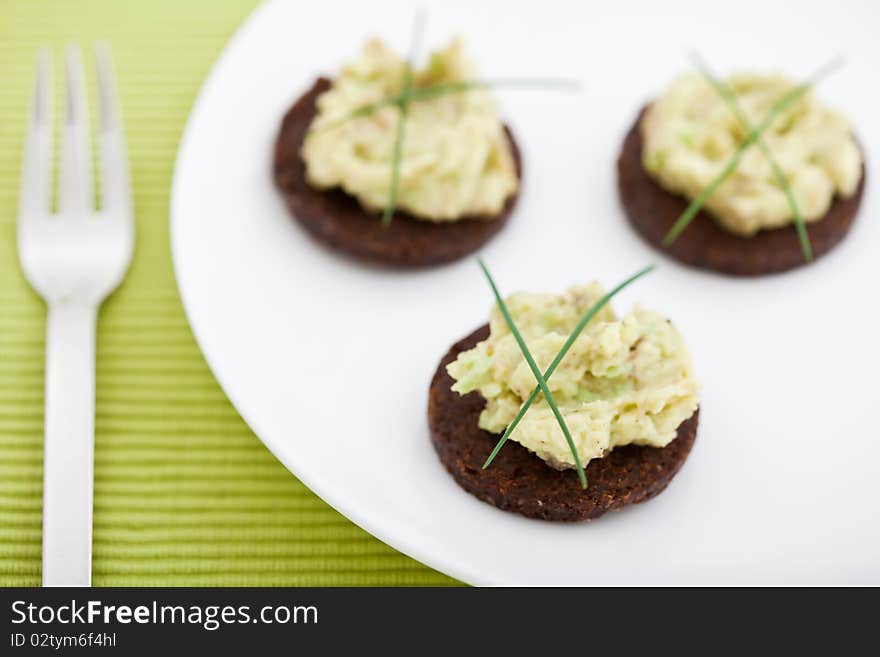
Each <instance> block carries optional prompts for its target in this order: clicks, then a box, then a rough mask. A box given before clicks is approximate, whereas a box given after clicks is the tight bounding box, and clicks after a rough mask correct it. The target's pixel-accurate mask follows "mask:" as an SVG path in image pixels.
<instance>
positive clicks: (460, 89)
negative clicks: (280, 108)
mask: <svg viewBox="0 0 880 657" xmlns="http://www.w3.org/2000/svg"><path fill="white" fill-rule="evenodd" d="M497 87H548V88H554V89H559V90H561V91H579V90H580V89H581V85H580V83H579V82H578V81H577V80H568V79H566V78H547V79H542V78H498V79H495V80H463V81H461V82H446V83H442V84H434V85H429V86H427V87H420V88H418V89H412V90H411V91H410V94H409V103H410V104H412V103H418V102H422V101H426V100H434V99H435V98H439V97H441V96H448V95H453V94H462V93H467V92H468V91H475V90H477V89H494V88H497ZM402 102H403V96H402V94H397V95H395V96H389V97H388V98H383V99H381V100H377V101H375V102H373V103H366V104H365V105H361V106H360V107H356V108H355V109H353V110H351V111H350V112H348V113H347V114H345V115H343V116H341V117H339V118H338V119H336V120H334V121H332V122H330V123H328V124H326V125H324V126H322V127H320V128H318V129H317V130H316V129H314V128H310V129H309V131H308V132H309V134H320V133H322V132H324V131H326V130H333V129H334V128H338V127H339V126H341V125H342V124H344V123H347V122H348V121H351V120H353V119H360V118H364V117H367V116H372V115H373V114H375V113H376V112H378V111H379V110H381V109H383V108H385V107H391V106H392V105H393V106H397V107H400V105H401V104H402Z"/></svg>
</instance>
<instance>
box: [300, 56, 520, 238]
mask: <svg viewBox="0 0 880 657" xmlns="http://www.w3.org/2000/svg"><path fill="white" fill-rule="evenodd" d="M406 67H407V64H406V62H405V61H404V60H402V59H401V58H400V57H399V56H398V55H397V54H396V53H394V52H393V51H391V50H390V49H388V48H387V47H386V46H385V45H384V44H383V43H382V42H381V41H378V40H371V41H369V42H368V43H367V44H366V45H365V47H364V48H363V50H362V51H361V55H360V57H359V58H358V59H357V60H355V61H354V62H352V63H350V64H348V65H347V66H345V67H344V68H343V69H342V71H341V73H340V74H339V76H338V77H337V78H336V79H335V80H334V81H333V86H332V88H331V89H330V90H329V91H327V92H325V93H324V94H322V95H321V96H320V97H319V98H318V101H317V104H318V114H317V116H316V117H315V119H314V121H313V122H312V125H311V127H310V133H309V135H308V136H307V138H306V140H305V143H304V144H303V148H302V152H301V155H302V157H303V160H304V161H305V165H306V176H307V180H308V182H309V184H310V185H312V186H314V187H316V188H319V189H329V188H332V187H341V188H342V189H343V190H344V191H345V192H347V193H348V194H350V195H352V196H354V197H356V198H357V199H358V200H359V201H360V203H361V205H363V206H364V207H365V208H366V209H368V210H372V211H378V210H381V209H382V208H384V207H385V205H386V204H387V203H388V198H389V189H390V186H391V170H392V161H393V156H394V151H395V142H396V137H397V124H398V121H399V120H400V112H399V110H398V108H397V107H396V106H385V107H382V108H381V109H379V110H378V111H375V112H373V113H371V114H368V115H366V116H361V117H357V118H348V119H347V118H346V117H348V115H349V114H350V113H351V112H353V111H354V110H357V109H358V108H361V107H363V106H365V105H368V104H371V103H376V102H379V101H382V100H384V99H387V98H390V97H393V96H396V95H397V94H399V93H400V91H401V88H402V85H403V80H404V77H405V71H406ZM475 79H476V70H475V68H474V65H473V63H472V62H471V61H470V60H469V59H468V58H467V57H465V54H464V50H463V47H462V43H461V41H459V40H455V41H453V42H452V43H451V45H450V46H449V47H448V48H446V49H445V50H440V51H438V52H435V53H433V54H432V55H431V57H430V59H429V61H428V64H427V66H426V68H424V69H421V70H417V71H414V72H413V88H414V89H421V88H424V87H429V86H434V85H441V84H442V85H445V84H449V83H455V82H463V81H474V80H475ZM518 185H519V180H518V177H517V173H516V165H515V162H514V158H513V153H512V151H511V146H510V142H509V141H508V139H507V136H506V134H505V131H504V128H503V126H502V124H501V122H500V121H499V119H498V114H497V112H496V108H495V102H494V101H493V99H492V96H491V95H490V94H489V93H488V92H487V91H486V90H485V89H472V90H468V91H465V92H461V93H451V94H446V95H440V96H436V97H434V98H431V99H422V100H413V101H412V102H411V103H410V105H409V112H408V114H407V118H406V123H405V124H404V139H403V150H402V158H401V165H400V180H399V186H398V190H397V207H398V208H400V209H402V210H406V211H408V212H409V213H410V214H412V215H414V216H415V217H417V218H419V219H424V220H427V221H435V222H441V221H455V220H456V219H460V218H461V217H464V216H468V217H472V216H473V217H485V218H491V217H492V216H493V215H496V214H498V213H499V212H500V211H501V209H502V208H503V206H504V202H505V200H506V199H507V198H508V197H509V196H511V195H512V194H514V193H515V192H516V190H517V187H518Z"/></svg>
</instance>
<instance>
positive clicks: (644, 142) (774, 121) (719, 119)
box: [618, 69, 865, 276]
mask: <svg viewBox="0 0 880 657" xmlns="http://www.w3.org/2000/svg"><path fill="white" fill-rule="evenodd" d="M810 88H811V84H810V83H805V84H801V85H798V84H796V83H794V82H792V81H790V80H789V79H787V78H785V77H783V76H781V75H754V74H739V75H733V76H731V77H730V78H729V79H727V80H722V79H720V78H717V77H715V76H713V75H712V74H711V73H708V72H707V71H706V70H705V69H704V70H703V71H702V72H697V73H693V74H687V75H684V76H682V77H680V78H679V79H677V80H676V81H675V82H674V83H673V84H672V85H671V86H670V87H669V88H668V89H667V90H666V91H665V93H664V94H663V95H662V96H660V97H659V98H657V99H656V100H654V101H653V102H652V103H651V104H649V105H648V106H647V107H646V108H644V109H643V110H642V111H641V113H640V114H639V117H638V119H637V120H636V123H635V125H633V127H632V129H631V130H630V131H629V134H628V135H627V136H626V139H625V141H624V144H623V150H622V153H621V155H620V159H619V161H618V175H619V178H618V182H619V191H620V197H621V201H622V203H623V206H624V209H625V210H626V213H627V215H628V217H629V220H630V222H631V223H632V225H633V226H634V228H635V229H636V230H637V231H638V232H639V233H640V234H641V235H642V237H643V238H644V239H645V240H647V241H648V242H649V243H651V244H652V245H654V246H656V247H658V248H659V249H661V250H663V251H665V252H667V253H668V254H669V255H671V256H672V257H673V258H676V259H677V260H679V261H681V262H683V263H686V264H689V265H693V266H696V267H701V268H706V269H713V270H716V271H719V272H723V273H727V274H733V275H741V276H754V275H760V274H767V273H771V272H777V271H783V270H787V269H791V268H794V267H797V266H799V265H802V264H804V263H806V262H809V261H810V260H811V259H812V258H813V257H818V256H821V255H823V254H825V253H827V252H828V251H829V250H831V249H832V248H833V247H834V246H835V245H836V244H837V243H838V242H840V240H841V239H843V237H844V236H845V235H846V234H847V232H848V231H849V229H850V227H851V226H852V223H853V221H854V219H855V217H856V214H857V211H858V208H859V204H860V202H861V198H862V193H863V190H864V186H865V169H864V162H863V158H862V152H861V150H860V148H859V145H858V143H857V141H856V139H855V137H854V136H853V133H852V130H851V128H850V124H849V122H848V121H847V119H846V118H844V117H843V116H842V115H841V114H839V113H837V112H836V111H834V110H832V109H830V108H828V107H827V106H825V105H824V104H823V103H821V102H819V101H818V100H817V99H816V98H815V97H814V96H813V95H812V93H811V91H810ZM700 208H702V209H700ZM688 222H690V223H688Z"/></svg>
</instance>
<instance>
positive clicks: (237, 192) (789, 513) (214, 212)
mask: <svg viewBox="0 0 880 657" xmlns="http://www.w3.org/2000/svg"><path fill="white" fill-rule="evenodd" d="M875 7H876V4H873V3H869V2H864V3H856V2H849V3H847V2H837V3H834V4H833V6H832V5H829V4H828V3H827V2H822V3H807V2H801V3H798V8H797V10H796V11H793V10H792V9H791V4H790V3H788V2H768V1H767V0H763V1H761V2H755V3H742V2H739V3H736V8H735V9H734V8H732V7H731V8H729V11H726V12H720V11H719V10H718V9H717V7H716V6H715V5H713V4H712V3H706V2H701V1H699V2H674V1H673V2H671V1H666V2H662V3H654V2H652V3H647V2H645V3H638V4H633V3H630V2H621V1H617V2H613V3H604V4H603V5H602V8H601V12H599V11H596V10H594V9H590V5H589V3H577V4H575V3H570V4H561V3H555V2H546V1H544V2H535V3H530V4H529V6H528V7H520V6H519V3H510V2H492V3H490V2H479V3H476V2H473V1H472V0H469V1H467V2H450V1H448V0H446V1H444V2H442V3H437V4H436V6H434V7H432V8H431V11H430V13H429V22H428V30H427V35H426V43H427V45H428V46H429V47H436V46H438V45H441V44H444V43H445V42H446V40H447V39H448V38H449V37H450V36H452V35H453V34H455V33H461V34H463V35H464V36H465V38H466V39H467V42H468V44H469V46H470V49H471V51H472V53H473V54H474V55H475V56H476V57H477V59H478V61H479V62H480V64H481V69H482V72H483V74H484V75H485V76H487V77H499V76H511V75H514V76H533V75H545V76H549V75H552V76H566V77H576V78H580V79H582V80H583V81H584V82H585V84H586V91H585V92H584V93H583V94H581V95H566V94H561V93H554V92H547V91H538V90H515V91H513V90H511V91H504V92H499V96H500V99H501V103H502V108H503V114H504V116H505V118H506V120H507V121H508V122H510V123H511V124H512V125H513V127H514V129H515V131H516V134H517V136H518V138H519V140H520V142H521V144H522V147H523V151H524V154H525V181H524V191H523V196H522V198H521V202H520V206H519V209H518V210H517V212H516V215H515V217H514V218H513V220H512V221H511V223H510V224H509V225H508V226H507V227H506V228H505V229H504V231H502V232H501V234H500V235H499V236H498V237H497V238H496V239H495V240H493V241H492V242H491V243H490V245H488V246H487V247H486V248H485V249H483V251H482V255H483V256H484V257H485V259H486V260H487V261H488V263H489V265H490V267H491V268H492V269H493V271H494V273H495V275H496V277H497V280H498V282H499V284H500V286H501V288H502V291H503V292H505V293H509V292H513V291H514V290H518V289H529V290H536V291H553V290H563V289H564V288H566V287H567V286H568V285H570V284H572V283H575V282H580V281H587V280H589V279H592V278H594V277H595V278H599V279H601V280H602V281H603V282H604V283H605V284H606V285H608V286H610V285H612V284H614V283H616V282H617V281H619V280H621V279H622V278H623V277H624V276H625V275H627V274H629V273H631V272H633V271H634V270H636V269H638V268H639V267H641V266H643V265H644V264H646V263H648V262H659V264H660V265H661V267H660V269H659V270H658V271H657V272H655V273H654V274H652V275H651V276H649V277H648V278H646V279H644V280H643V281H641V282H639V283H638V284H637V285H635V286H634V287H633V288H630V289H629V290H628V291H626V292H625V293H624V294H623V295H622V296H621V297H620V298H619V299H618V300H617V302H616V303H615V306H616V308H617V309H618V310H622V309H626V308H628V307H629V306H630V305H631V304H632V303H633V302H634V301H636V300H642V301H643V302H645V304H646V305H648V306H649V307H653V308H656V309H658V310H661V311H663V312H665V313H667V314H668V315H669V316H670V317H672V318H674V319H675V321H676V322H677V324H678V325H679V327H680V328H681V329H682V331H683V332H684V334H685V336H686V338H687V339H688V341H689V344H690V345H691V348H692V351H693V355H694V359H695V363H696V367H697V372H698V374H699V376H700V379H701V382H702V384H703V387H704V391H703V395H702V408H703V410H702V412H701V416H700V431H699V437H698V440H697V443H696V446H695V448H694V451H693V453H692V454H691V456H690V459H689V460H688V462H687V464H686V465H685V467H684V468H683V470H682V471H681V473H679V475H678V477H677V478H676V479H675V481H674V482H673V483H672V485H671V486H670V487H669V488H668V489H667V491H666V492H664V493H663V494H662V495H660V496H659V497H658V498H656V499H655V500H653V501H651V502H649V503H647V504H644V505H640V506H637V507H634V508H630V509H627V510H624V511H621V512H618V513H612V514H609V515H607V516H605V517H604V518H602V519H601V520H599V521H597V522H594V523H591V524H576V525H559V524H553V523H546V522H538V521H532V520H526V519H524V518H521V517H519V516H517V515H514V514H511V513H505V512H502V511H498V510H496V509H494V508H492V507H490V506H488V505H486V504H483V503H482V502H479V501H477V500H476V499H475V498H473V497H471V496H470V495H468V494H467V493H465V492H464V491H462V490H461V489H459V488H458V486H456V484H455V483H454V482H453V481H452V479H451V478H450V477H449V476H448V475H447V474H446V472H445V471H444V469H443V467H442V466H441V465H440V463H439V462H438V460H437V457H436V456H435V454H434V451H433V449H432V447H431V444H430V441H429V438H428V430H427V426H426V420H425V407H426V401H427V399H426V393H427V388H428V382H429V380H430V378H431V375H432V374H433V372H434V369H435V367H436V365H437V361H438V359H439V358H440V357H441V356H442V355H443V353H444V352H445V351H446V349H447V348H448V346H449V345H450V344H451V343H452V342H454V341H455V340H457V339H458V338H460V337H461V336H463V335H465V334H467V333H468V332H469V331H471V329H473V328H474V327H475V326H477V325H479V324H481V323H483V322H484V321H485V319H486V317H487V313H488V311H489V308H490V306H491V299H490V293H489V290H488V288H487V286H486V283H485V281H484V280H483V279H482V277H481V276H480V273H479V271H478V269H477V267H476V264H475V262H474V259H472V258H466V259H464V260H462V261H460V262H458V263H456V264H454V265H450V266H446V267H441V268H437V269H432V270H430V271H422V272H409V273H399V272H389V271H382V270H379V269H375V268H368V267H364V266H361V265H359V264H356V263H353V262H351V261H349V260H347V259H344V258H341V257H338V256H337V255H335V254H334V253H331V252H329V251H327V250H325V249H324V248H321V247H320V246H318V245H316V244H315V243H314V242H313V241H312V240H310V239H309V238H308V237H307V236H306V234H305V233H304V232H303V231H302V230H301V229H300V228H299V227H298V226H297V225H296V224H295V223H294V222H293V221H292V220H291V218H290V217H289V216H288V215H287V212H286V210H285V208H284V205H283V203H282V201H281V199H280V198H279V195H278V194H277V193H276V191H275V189H274V187H273V184H272V180H271V174H270V160H271V151H272V145H273V140H274V138H275V134H276V130H277V128H278V124H279V121H280V119H281V116H282V115H283V113H284V111H285V110H286V109H287V107H288V106H289V105H290V104H291V103H292V101H293V100H294V99H295V98H296V97H297V96H298V95H299V94H300V93H301V92H303V91H304V90H305V89H306V88H307V87H308V86H309V85H310V83H311V81H312V80H313V78H314V77H315V76H316V75H317V74H318V73H322V72H323V73H327V72H330V73H332V72H333V71H334V70H335V69H336V67H337V66H338V65H339V64H340V62H342V61H344V60H345V59H347V58H350V57H351V56H352V55H353V54H354V53H355V52H356V50H357V49H358V48H359V47H360V44H361V42H362V41H363V39H364V38H365V37H366V36H368V35H369V34H372V33H378V34H380V35H382V36H384V37H386V38H387V39H389V40H390V41H391V42H392V43H393V45H395V46H396V47H398V48H400V49H405V48H406V45H407V41H408V39H409V32H410V28H411V23H412V16H413V11H412V6H411V5H410V4H409V3H400V2H369V3H365V2H350V3H347V4H345V5H341V4H340V3H338V2H331V1H329V0H324V1H323V2H320V3H309V4H308V7H307V8H305V7H304V6H303V4H302V3H294V2H290V3H286V2H273V3H270V4H267V5H264V6H262V7H261V8H260V9H259V10H258V11H257V12H256V13H255V14H254V15H253V16H252V17H251V18H250V19H249V20H248V22H247V24H246V25H245V26H244V27H243V28H242V29H241V30H240V31H239V33H238V34H237V35H236V36H235V38H234V39H233V40H232V42H231V43H230V44H229V46H228V47H227V48H226V51H225V52H224V53H223V55H222V57H221V58H220V60H219V62H218V63H217V65H216V66H215V68H214V70H213V72H212V73H211V76H210V78H209V79H208V81H207V82H206V83H205V85H204V88H203V89H202V91H201V94H200V96H199V99H198V102H197V103H196V106H195V109H194V110H193V113H192V116H191V117H190V120H189V124H188V126H187V129H186V134H185V135H184V138H183V141H182V144H181V147H180V154H179V157H178V162H177V169H176V172H175V177H174V190H173V199H172V241H173V250H174V263H175V268H176V272H177V277H178V280H179V284H180V291H181V295H182V297H183V302H184V304H185V306H186V311H187V315H188V317H189V320H190V322H191V323H192V327H193V330H194V332H195V335H196V338H197V339H198V342H199V345H200V346H201V348H202V350H203V351H204V353H205V357H206V358H207V360H208V362H209V364H210V366H211V368H212V370H213V371H214V373H215V374H216V376H217V378H218V380H219V381H220V384H221V385H222V386H223V388H224V390H225V391H226V393H227V394H228V395H229V398H230V399H231V400H232V403H233V404H235V407H236V408H237V409H238V411H239V412H240V413H241V414H242V416H243V417H244V419H245V420H246V421H247V422H248V424H249V425H250V426H251V427H252V428H253V430H254V431H255V432H256V433H257V435H258V436H260V438H261V439H262V440H263V441H264V442H265V443H266V445H268V447H269V448H270V449H271V450H272V452H273V453H274V454H275V455H276V456H277V457H278V458H279V459H280V460H281V461H282V462H283V463H284V464H285V465H286V466H287V467H288V468H290V470H291V471H292V472H293V473H295V474H296V476H298V477H299V478H300V479H302V480H303V481H304V482H305V483H306V484H307V485H308V486H309V487H310V488H312V489H313V490H314V491H315V492H316V493H317V494H318V495H320V496H321V497H322V498H324V499H325V500H326V501H327V502H329V503H330V504H332V505H333V506H334V507H336V508H337V509H339V510H340V511H341V512H342V513H344V514H345V515H346V516H347V517H349V518H351V519H352V520H353V521H354V522H356V523H357V524H359V525H360V526H362V527H364V528H365V529H366V530H368V531H369V532H371V533H373V534H374V535H376V536H378V537H379V538H380V539H382V540H383V541H385V542H387V543H388V544H390V545H392V546H394V547H395V548H397V549H399V550H402V551H403V552H405V553H407V554H409V555H411V556H412V557H414V558H416V559H418V560H420V561H422V562H424V563H426V564H428V565H430V566H433V567H434V568H437V569H439V570H441V571H443V572H446V573H449V574H450V575H453V576H455V577H458V578H461V579H462V580H464V581H466V582H471V583H476V584H536V583H542V584H560V583H565V584H606V583H615V584H654V583H688V584H701V583H770V582H773V583H777V582H795V583H831V582H834V583H858V582H862V583H864V582H873V583H880V526H878V524H880V523H878V511H877V503H878V501H880V492H878V490H880V489H878V486H877V481H878V475H880V471H878V470H880V430H878V421H877V412H878V408H880V387H878V378H880V376H878V369H880V341H878V338H877V330H878V328H877V327H878V325H880V311H878V303H877V300H878V294H877V253H878V246H880V222H878V221H877V218H876V216H875V215H876V211H877V203H876V198H875V197H876V191H877V190H876V185H875V184H874V180H876V179H872V181H871V183H870V189H869V190H868V194H867V195H866V202H865V204H864V206H863V208H862V212H861V217H860V219H859V221H858V222H857V223H856V225H855V227H854V229H853V231H852V233H851V235H850V236H849V238H848V239H847V240H846V241H845V242H844V243H843V244H842V245H841V246H840V247H839V248H837V249H835V251H834V252H833V253H832V254H830V255H829V256H827V257H825V258H823V259H822V260H821V261H819V262H817V263H815V264H814V265H812V266H810V267H806V268H802V269H800V270H798V271H795V272H792V273H789V274H786V275H782V276H773V277H766V278H762V279H758V280H736V279H730V278H724V277H720V276H714V275H710V274H705V273H700V272H697V271H694V270H689V269H685V268H682V267H679V266H678V265H676V264H675V263H673V262H672V261H670V260H668V259H666V258H664V257H662V256H660V255H658V254H657V253H655V252H654V251H653V250H651V249H650V248H649V247H647V246H646V245H645V244H643V243H642V242H641V241H640V240H639V238H638V237H636V235H635V234H634V233H633V232H632V230H630V228H629V227H628V225H627V224H626V222H625V219H624V217H623V215H622V213H621V210H620V208H619V206H618V201H617V197H616V188H615V159H616V156H617V152H618V148H619V146H620V142H621V137H622V135H623V134H624V132H625V131H626V129H627V128H628V127H629V125H630V122H631V121H632V120H633V118H634V115H635V113H636V111H637V110H638V108H639V106H640V105H641V104H642V103H643V102H644V101H645V100H646V99H648V98H649V97H650V96H651V95H652V94H654V93H656V92H657V91H658V90H659V89H660V88H662V86H663V85H664V84H665V83H667V82H669V81H670V79H671V78H672V77H673V76H674V75H676V74H678V73H679V72H681V71H682V70H683V69H685V68H686V67H687V65H688V64H687V61H686V57H685V54H686V52H687V51H688V50H690V49H696V50H699V51H700V52H701V53H702V54H703V55H704V56H705V57H706V58H708V60H709V61H710V62H712V63H714V64H715V66H716V68H719V69H721V70H730V69H731V68H737V67H739V68H748V67H757V68H760V69H766V68H773V69H776V68H778V69H781V70H784V71H787V72H790V73H791V74H793V75H796V76H805V75H807V74H808V73H810V72H811V71H812V70H813V69H814V68H816V67H818V66H819V65H821V64H822V63H823V62H824V61H825V60H827V59H829V58H831V57H832V56H834V55H836V54H838V53H844V54H845V55H846V56H847V60H848V64H847V66H846V68H844V69H843V70H842V71H840V72H839V73H837V74H836V75H835V76H833V77H832V78H830V79H828V80H827V81H826V82H824V83H823V84H822V87H821V95H822V96H823V97H825V98H827V99H830V100H831V101H832V102H833V104H835V105H838V106H840V107H841V108H842V109H844V110H845V111H846V112H847V113H849V114H850V116H851V117H852V118H853V119H854V123H855V125H856V126H857V130H858V133H859V135H860V137H861V139H862V140H863V143H864V144H865V145H866V146H867V147H868V150H869V155H871V154H873V152H872V149H873V147H874V146H875V145H876V144H877V143H878V140H880V96H878V91H877V89H878V86H877V78H876V74H875V67H876V64H877V62H878V61H880V52H878V50H880V46H878V41H877V40H876V36H875V33H874V32H875V31H874V26H876V25H877V24H878V21H877V18H878V16H877V13H876V11H877V10H876V9H875ZM658 12H659V13H658ZM719 21H723V22H719ZM743 46H745V48H746V51H745V52H743V51H742V50H741V48H742V47H743Z"/></svg>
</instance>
